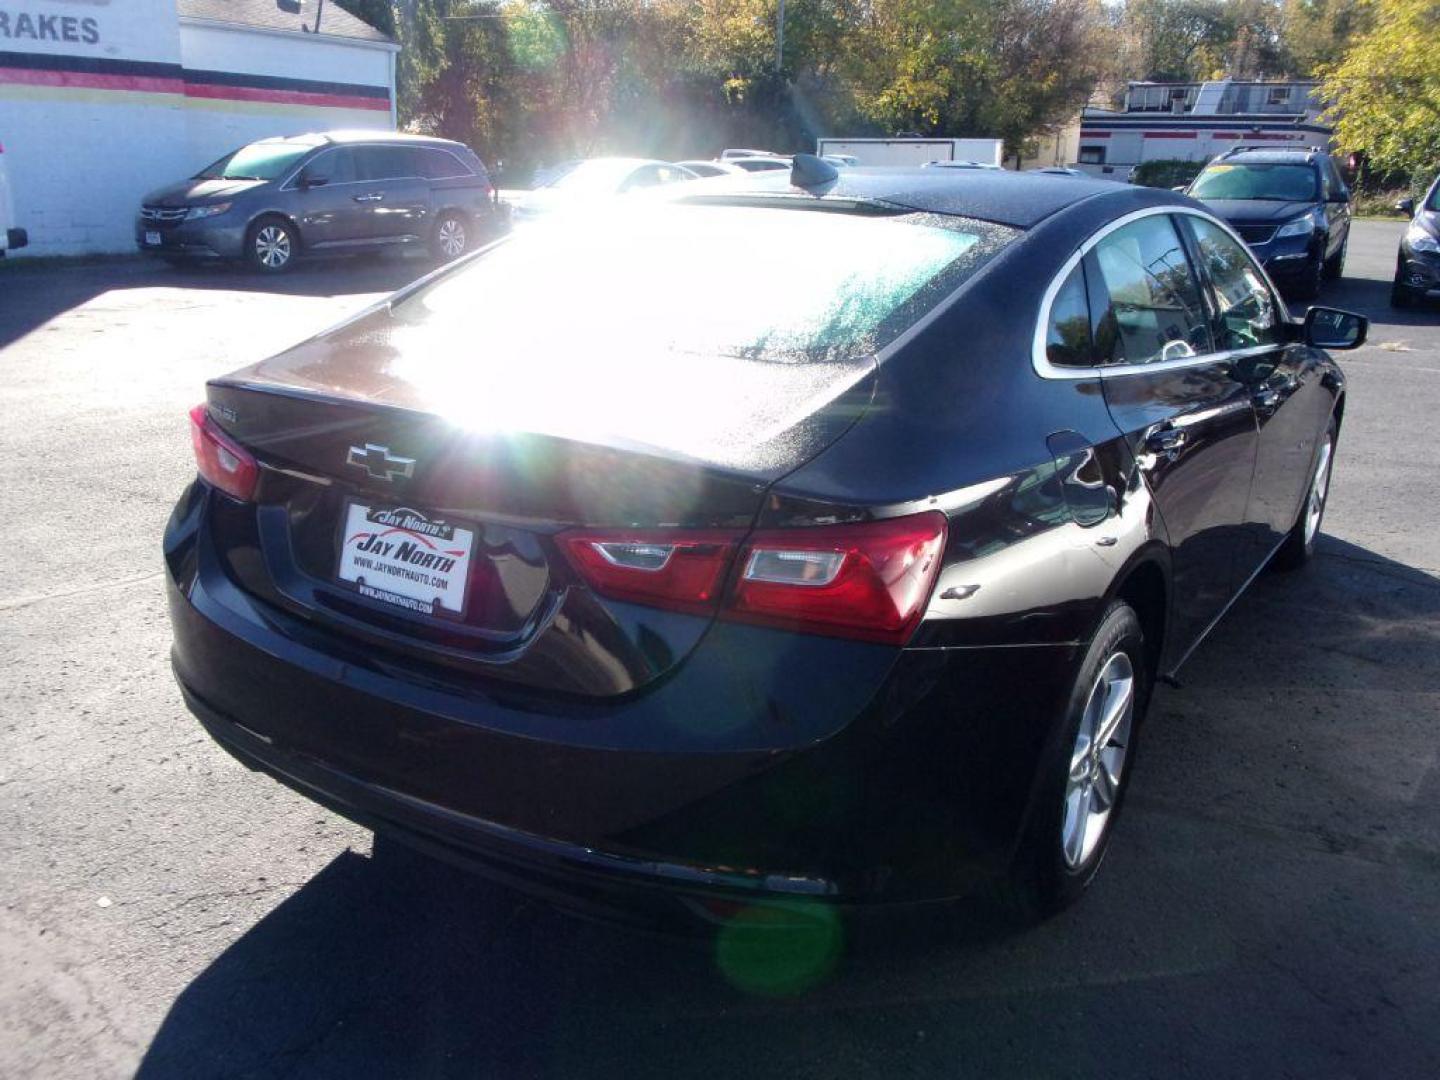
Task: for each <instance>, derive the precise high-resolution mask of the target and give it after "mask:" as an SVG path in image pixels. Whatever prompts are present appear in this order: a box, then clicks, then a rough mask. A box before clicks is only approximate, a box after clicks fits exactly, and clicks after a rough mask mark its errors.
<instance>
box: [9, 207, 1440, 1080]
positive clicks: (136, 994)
mask: <svg viewBox="0 0 1440 1080" xmlns="http://www.w3.org/2000/svg"><path fill="white" fill-rule="evenodd" d="M1401 228H1402V226H1400V225H1399V224H1395V223H1378V222H1364V223H1358V224H1357V225H1356V228H1355V233H1354V236H1353V239H1352V243H1351V247H1350V261H1349V265H1348V267H1347V277H1346V279H1345V280H1343V281H1341V282H1340V283H1338V284H1336V285H1334V286H1331V287H1329V288H1327V291H1326V293H1325V295H1324V297H1323V300H1324V301H1325V302H1330V303H1334V304H1337V305H1340V306H1345V307H1352V308H1355V309H1357V310H1360V311H1362V312H1365V313H1366V314H1368V315H1370V316H1371V317H1372V318H1373V319H1374V320H1375V323H1374V325H1373V326H1372V328H1371V335H1370V341H1371V343H1370V344H1369V345H1367V346H1366V347H1365V348H1363V349H1362V350H1360V351H1358V352H1356V353H1352V354H1346V355H1345V357H1344V358H1343V361H1342V362H1343V364H1344V366H1345V368H1346V370H1347V372H1348V373H1349V377H1350V385H1351V391H1350V402H1349V405H1348V408H1347V413H1346V420H1345V429H1344V432H1343V434H1342V437H1341V440H1340V446H1339V453H1338V459H1337V467H1336V472H1335V477H1334V485H1333V488H1332V495H1331V502H1330V508H1329V512H1328V516H1327V518H1326V521H1325V534H1326V535H1325V536H1324V537H1323V539H1322V541H1321V557H1320V558H1319V559H1318V560H1317V562H1316V563H1315V564H1314V565H1313V566H1312V567H1311V568H1310V569H1309V570H1307V571H1306V572H1304V573H1303V574H1301V575H1298V576H1292V577H1285V576H1280V575H1267V576H1263V577H1262V578H1261V579H1260V580H1259V581H1258V582H1257V584H1256V585H1255V587H1254V588H1253V589H1252V591H1251V592H1250V593H1249V594H1248V595H1247V596H1246V597H1244V598H1243V599H1242V600H1241V601H1240V602H1239V604H1238V605H1237V606H1236V608H1235V610H1234V611H1233V612H1232V613H1231V614H1230V615H1229V616H1228V617H1227V619H1226V620H1225V621H1224V623H1223V624H1222V625H1221V626H1220V628H1219V629H1218V630H1217V632H1216V633H1215V634H1214V635H1213V636H1212V638H1211V639H1210V640H1209V641H1208V642H1207V643H1206V644H1205V645H1203V646H1202V647H1201V648H1200V649H1199V651H1198V652H1197V653H1196V655H1195V656H1194V658H1193V659H1192V660H1191V661H1190V663H1189V665H1188V666H1187V668H1186V669H1185V670H1184V672H1183V683H1184V685H1183V688H1181V689H1169V688H1162V689H1161V690H1160V692H1159V694H1158V696H1157V698H1156V701H1155V703H1154V707H1153V709H1152V711H1151V716H1150V721H1149V726H1148V729H1147V732H1146V742H1145V744H1144V746H1143V748H1142V749H1141V751H1140V756H1139V760H1138V761H1137V772H1136V773H1135V777H1134V786H1133V788H1132V791H1131V797H1130V798H1131V801H1130V803H1129V807H1128V816H1127V818H1126V820H1125V822H1124V828H1123V829H1122V830H1121V832H1120V834H1119V835H1117V838H1116V842H1115V844H1114V846H1113V848H1112V852H1111V855H1110V858H1109V861H1108V862H1107V865H1106V866H1105V868H1104V871H1103V872H1102V874H1101V876H1100V879H1099V880H1098V881H1097V883H1096V885H1095V887H1094V889H1093V890H1092V892H1091V894H1090V895H1089V897H1088V898H1087V899H1086V900H1085V902H1084V903H1083V904H1082V905H1081V906H1080V907H1078V908H1077V909H1074V910H1072V911H1071V912H1069V913H1066V914H1065V915H1063V916H1062V917H1060V918H1058V919H1056V920H1053V921H1052V922H1050V923H1048V924H1046V925H1045V926H1042V927H1040V928H1038V929H1036V930H1033V931H1031V932H1029V933H1026V934H1024V935H1021V936H1002V937H997V936H994V935H991V934H988V933H983V932H979V931H976V930H974V929H972V928H971V927H969V926H968V925H967V924H966V920H965V919H964V918H962V917H959V916H957V915H954V914H952V915H951V917H950V918H948V919H944V918H941V919H927V920H920V921H916V922H913V923H907V924H906V925H904V926H896V927H893V928H890V929H885V928H880V929H877V928H875V927H861V928H856V929H855V930H854V931H853V932H851V933H849V934H848V936H846V937H845V939H844V941H843V945H842V948H841V951H840V954H839V955H838V958H837V961H836V963H835V965H834V967H833V968H832V969H830V970H829V971H828V973H826V974H824V975H823V977H818V978H817V979H816V980H815V981H814V982H813V985H810V986H809V987H808V988H806V989H803V990H801V991H798V992H794V993H790V994H786V995H780V996H776V995H774V994H772V993H766V992H762V988H761V984H760V982H759V981H757V980H755V979H752V978H749V977H747V976H746V974H745V972H744V970H743V969H737V968H736V967H735V966H734V965H733V964H724V963H722V962H721V959H722V958H721V957H719V956H718V955H717V954H716V953H714V952H713V951H710V950H706V949H703V948H701V949H695V948H682V947H679V946H678V945H677V944H676V943H674V942H671V941H666V940H663V939H655V938H651V937H646V936H642V935H639V934H636V933H634V932H630V931H625V930H620V929H615V928H611V927H606V926H599V925H594V924H591V923H586V922H580V921H577V920H575V919H572V918H570V917H567V916H563V915H560V914H558V913H555V912H553V911H550V910H548V909H546V908H544V907H542V906H539V905H536V904H534V903H532V902H529V901H527V900H524V899H521V898H519V897H517V896H515V895H512V894H510V893H508V892H506V891H505V890H503V889H501V888H498V887H495V886H491V885H489V884H486V883H484V882H481V881H477V880H473V879H470V878H467V877H465V876H464V875H462V874H461V873H459V872H458V871H454V870H451V869H449V868H446V867H442V866H438V865H431V864H429V863H427V862H425V861H424V860H421V859H418V858H415V857H411V856H407V855H404V854H402V853H398V852H393V851H390V850H388V849H384V850H382V851H381V852H380V853H378V855H373V856H372V845H371V838H370V835H369V834H368V833H366V832H365V831H363V830H361V829H359V828H356V827H354V826H351V825H349V824H347V823H345V822H343V821H341V820H339V819H337V818H335V817H333V816H332V815H330V814H329V813H327V812H325V811H323V810H321V809H319V808H317V807H316V806H314V805H312V804H311V803H309V802H307V801H305V800H304V799H301V798H300V797H298V796H296V795H293V794H292V793H290V792H289V791H287V790H285V789H282V788H281V787H279V786H278V785H276V784H274V783H272V782H270V781H269V780H266V779H264V778H261V777H259V776H257V775H254V774H251V773H248V772H246V771H245V770H244V769H243V768H242V767H241V766H240V765H238V764H236V763H235V762H234V761H233V760H231V759H230V758H229V757H227V756H226V755H225V754H224V753H223V752H222V751H220V750H219V749H218V748H216V747H215V746H214V745H212V744H211V742H210V741H209V739H208V738H207V737H205V736H204V735H203V734H202V732H201V730H200V728H199V727H198V725H197V724H196V723H195V722H194V721H193V720H192V719H191V718H190V717H189V715H188V714H187V713H186V712H185V710H184V708H183V707H182V705H181V702H180V698H179V694H178V693H177V691H176V689H175V686H174V684H173V682H172V679H171V676H170V672H169V665H168V659H167V654H168V648H169V631H168V627H167V624H166V619H165V613H164V603H163V597H162V589H161V585H162V570H161V563H160V552H159V539H160V533H161V529H162V527H163V524H164V521H165V519H166V517H167V515H168V513H169V510H170V507H171V505H172V502H173V500H174V498H175V496H176V495H177V494H178V493H179V491H180V490H181V488H182V487H183V485H184V484H185V483H186V482H187V480H188V479H189V477H190V475H191V474H192V472H193V459H192V457H191V453H190V447H189V440H188V434H187V427H186V419H185V413H186V410H187V409H188V407H189V406H191V405H192V404H194V403H195V402H196V401H198V400H200V398H201V396H202V384H203V383H204V381H205V379H207V378H208V377H210V376H213V375H217V374H220V373H222V372H225V371H227V370H230V369H232V368H234V367H237V366H239V365H240V364H241V363H244V362H246V361H248V360H251V359H254V358H258V357H260V356H262V355H264V354H266V353H268V352H271V351H274V350H276V349H278V348H280V347H283V346H284V345H286V344H289V343H291V342H293V341H294V340H296V339H298V338H300V337H301V336H304V335H305V334H307V333H310V332H313V331H315V330H317V329H320V328H321V327H322V326H324V325H326V324H328V323H330V322H333V321H335V320H337V319H338V318H339V317H341V316H343V315H344V314H346V313H348V312H350V311H353V310H355V309H357V308H359V307H361V306H363V305H364V304H366V303H368V302H369V301H371V300H372V299H374V298H375V297H377V296H378V295H381V294H383V293H384V292H385V291H388V290H390V289H393V288H395V287H396V286H398V285H400V284H402V283H404V282H405V281H407V280H409V279H410V278H411V277H413V276H414V275H415V274H416V273H418V272H420V271H423V270H424V269H425V266H424V264H423V263H418V262H409V261H404V260H369V261H364V262H356V263H348V264H333V265H316V266H308V267H302V268H300V269H299V270H297V272H296V273H295V274H293V275H291V276H290V277H288V278H285V279H282V280H281V281H280V282H278V283H274V282H271V281H268V280H257V279H256V278H253V277H248V276H246V275H244V274H240V273H237V272H230V271H218V270H217V271H205V272H190V273H183V272H176V271H173V270H170V269H168V268H163V267H157V266H150V265H147V264H140V263H135V262H132V261H122V262H117V263H114V264H103V265H97V266H90V267H37V268H33V269H27V268H23V267H19V266H10V267H0V417H3V422H0V461H3V465H0V508H3V516H0V552H3V556H0V642H3V650H0V673H3V677H0V886H3V897H0V900H3V903H0V972H3V978H0V1075H3V1076H6V1077H32V1076H34V1077H95V1076H101V1077H108V1076H125V1075H131V1074H134V1073H136V1072H137V1071H138V1074H139V1075H140V1076H141V1077H146V1078H159V1077H167V1078H168V1077H177V1078H179V1077H184V1078H193V1077H210V1076H267V1077H269V1076H296V1077H312V1076H314V1077H347V1078H352V1077H370V1076H375V1077H407V1076H483V1077H529V1076H545V1077H592V1076H597V1077H598V1076H607V1077H608V1076H624V1077H638V1076H664V1077H676V1076H732V1075H737V1074H741V1073H743V1074H745V1075H747V1076H757V1077H758V1076H783V1077H838V1076H844V1077H847V1078H854V1077H870V1076H874V1077H886V1078H891V1077H901V1076H923V1077H940V1076H944V1077H956V1076H984V1077H997V1076H1100V1075H1104V1076H1192V1075H1193V1076H1206V1077H1212V1076H1216V1075H1219V1076H1242V1075H1243V1076H1263V1077H1280V1076H1304V1077H1332V1076H1333V1077H1352V1076H1353V1077H1370V1076H1391V1077H1424V1076H1435V1075H1440V770H1437V760H1436V757H1437V748H1440V452H1437V450H1436V449H1435V446H1434V444H1433V443H1432V442H1431V440H1430V435H1431V434H1432V432H1433V430H1434V425H1435V418H1436V417H1437V416H1440V310H1431V311H1403V312H1400V311H1392V310H1391V309H1390V308H1389V307H1388V306H1387V298H1388V291H1389V276H1390V272H1391V269H1392V268H1393V265H1394V252H1395V246H1396V243H1397V242H1398V238H1399V234H1400V232H1401Z"/></svg>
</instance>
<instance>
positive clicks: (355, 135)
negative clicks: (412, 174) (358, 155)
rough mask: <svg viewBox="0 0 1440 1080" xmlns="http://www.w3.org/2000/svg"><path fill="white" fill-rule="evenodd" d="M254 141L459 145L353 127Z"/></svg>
mask: <svg viewBox="0 0 1440 1080" xmlns="http://www.w3.org/2000/svg"><path fill="white" fill-rule="evenodd" d="M256 142H266V143H271V142H293V143H305V144H307V145H310V146H323V145H325V144H327V143H401V142H403V143H417V144H420V145H428V146H461V145H463V144H461V143H457V142H455V141H454V140H453V139H438V138H435V137H434V136H431V135H412V134H410V133H409V132H406V131H381V130H379V129H369V130H367V129H364V128H360V129H355V130H342V131H312V132H307V133H306V134H304V135H278V136H276V137H274V138H270V139H257V140H256Z"/></svg>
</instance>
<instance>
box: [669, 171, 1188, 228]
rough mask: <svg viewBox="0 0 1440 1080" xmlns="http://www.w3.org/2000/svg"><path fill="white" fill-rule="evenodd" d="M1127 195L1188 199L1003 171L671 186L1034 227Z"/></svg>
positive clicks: (756, 178)
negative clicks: (796, 183) (1089, 203)
mask: <svg viewBox="0 0 1440 1080" xmlns="http://www.w3.org/2000/svg"><path fill="white" fill-rule="evenodd" d="M1125 193H1129V195H1130V196H1131V197H1132V198H1134V197H1138V196H1140V195H1151V194H1153V195H1154V196H1155V198H1154V199H1153V200H1152V201H1154V202H1157V203H1162V202H1176V203H1181V204H1183V205H1190V204H1189V203H1187V202H1186V201H1185V200H1183V199H1180V198H1178V197H1176V196H1173V195H1171V194H1170V193H1169V192H1162V191H1160V190H1159V189H1157V188H1144V189H1139V188H1134V187H1131V186H1130V185H1128V184H1117V183H1115V182H1114V181H1112V180H1090V179H1087V178H1084V177H1079V176H1047V175H1045V174H1043V173H1015V172H1008V171H1005V170H1000V169H898V168H857V169H841V170H840V175H839V177H838V178H837V179H836V180H835V181H834V183H833V184H831V185H829V186H827V187H824V188H821V189H818V190H817V191H816V192H814V193H805V192H802V191H801V190H800V189H799V188H795V187H792V186H791V185H790V171H789V170H788V169H774V170H771V171H769V172H755V173H746V174H745V175H744V176H733V177H732V176H724V177H715V178H714V179H710V180H700V181H697V182H696V183H694V184H675V185H673V187H670V188H667V189H665V194H666V196H668V197H673V198H675V199H677V200H678V201H682V202H710V201H717V202H718V201H725V202H729V201H739V200H744V201H750V200H751V199H760V200H765V199H775V198H779V199H789V198H795V199H813V198H817V197H819V198H824V199H830V200H835V201H837V202H845V201H851V200H854V201H859V202H873V203H880V204H884V205H888V206H892V207H900V208H904V209H907V210H918V211H920V212H922V213H931V214H955V215H959V216H961V217H972V218H979V219H981V220H982V221H993V222H996V223H997V224H1001V225H1011V226H1015V227H1017V228H1021V229H1028V228H1030V227H1031V226H1033V225H1036V224H1038V223H1039V222H1041V221H1043V220H1044V219H1045V218H1047V217H1049V216H1050V215H1051V214H1054V213H1056V212H1058V211H1060V210H1064V209H1065V208H1067V207H1069V206H1073V205H1074V204H1076V203H1079V202H1083V201H1085V200H1086V199H1090V198H1095V197H1103V196H1106V195H1111V196H1114V195H1121V194H1125Z"/></svg>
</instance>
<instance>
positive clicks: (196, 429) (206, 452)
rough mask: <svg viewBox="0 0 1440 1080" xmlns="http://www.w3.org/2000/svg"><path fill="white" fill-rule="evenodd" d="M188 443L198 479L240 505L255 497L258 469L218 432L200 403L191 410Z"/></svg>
mask: <svg viewBox="0 0 1440 1080" xmlns="http://www.w3.org/2000/svg"><path fill="white" fill-rule="evenodd" d="M190 442H191V444H192V445H193V446H194V447H195V464H196V466H198V467H199V469H200V476H201V477H202V478H203V479H204V480H206V481H208V482H209V483H211V484H213V485H215V486H216V487H217V488H219V489H220V490H221V491H223V492H225V494H227V495H231V496H234V497H235V498H237V499H239V500H240V501H241V502H249V501H250V500H251V499H252V498H254V496H255V483H256V481H257V480H258V479H259V478H260V466H259V465H257V464H256V463H255V458H254V457H252V456H251V454H250V452H249V451H248V450H246V449H245V448H244V447H243V446H241V445H240V444H239V443H237V442H236V441H235V440H234V439H232V438H230V436H229V435H226V434H225V433H224V432H223V431H221V430H220V427H219V425H218V424H216V423H215V421H214V420H212V419H210V410H209V407H208V406H206V405H204V404H203V403H202V404H200V405H196V406H195V407H194V408H193V409H191V410H190Z"/></svg>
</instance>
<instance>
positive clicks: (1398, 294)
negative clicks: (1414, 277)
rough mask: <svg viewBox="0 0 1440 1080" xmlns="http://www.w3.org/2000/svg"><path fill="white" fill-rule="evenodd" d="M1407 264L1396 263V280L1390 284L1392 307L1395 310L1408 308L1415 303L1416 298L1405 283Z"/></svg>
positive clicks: (1397, 261)
mask: <svg viewBox="0 0 1440 1080" xmlns="http://www.w3.org/2000/svg"><path fill="white" fill-rule="evenodd" d="M1404 274H1405V264H1404V263H1403V262H1401V261H1399V260H1396V263H1395V280H1394V281H1392V282H1391V283H1390V306H1391V307H1394V308H1408V307H1411V306H1412V305H1413V304H1414V303H1415V297H1413V296H1412V295H1411V294H1410V290H1409V289H1407V288H1406V287H1405V283H1404Z"/></svg>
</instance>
